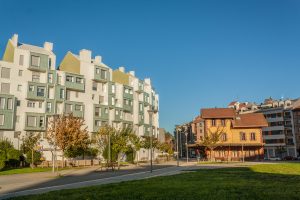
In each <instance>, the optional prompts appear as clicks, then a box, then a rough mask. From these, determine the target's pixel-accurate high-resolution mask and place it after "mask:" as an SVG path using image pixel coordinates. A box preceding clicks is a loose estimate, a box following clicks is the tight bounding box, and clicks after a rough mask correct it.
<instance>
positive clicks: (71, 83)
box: [65, 73, 85, 92]
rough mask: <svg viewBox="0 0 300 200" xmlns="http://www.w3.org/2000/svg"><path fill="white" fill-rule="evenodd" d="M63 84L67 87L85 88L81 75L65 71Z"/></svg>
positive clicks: (82, 89)
mask: <svg viewBox="0 0 300 200" xmlns="http://www.w3.org/2000/svg"><path fill="white" fill-rule="evenodd" d="M65 78H66V79H65V80H66V81H65V86H66V88H67V89H70V90H75V91H81V92H83V91H84V89H85V85H84V77H83V75H78V74H76V75H75V74H70V73H66V77H65Z"/></svg>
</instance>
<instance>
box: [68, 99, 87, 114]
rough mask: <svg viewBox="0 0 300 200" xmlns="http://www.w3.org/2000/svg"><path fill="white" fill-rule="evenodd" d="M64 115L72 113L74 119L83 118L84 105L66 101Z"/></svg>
mask: <svg viewBox="0 0 300 200" xmlns="http://www.w3.org/2000/svg"><path fill="white" fill-rule="evenodd" d="M64 113H66V114H70V113H72V114H73V116H74V117H84V104H83V103H82V102H75V101H66V102H65V104H64Z"/></svg>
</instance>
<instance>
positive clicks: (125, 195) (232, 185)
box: [16, 163, 300, 200]
mask: <svg viewBox="0 0 300 200" xmlns="http://www.w3.org/2000/svg"><path fill="white" fill-rule="evenodd" d="M16 199H41V200H42V199H55V200H59V199H86V200H87V199H91V200H92V199H101V200H105V199H112V200H116V199H170V200H174V199H255V200H258V199H263V200H266V199H300V163H299V164H297V163H293V164H269V165H255V166H250V167H239V168H224V169H211V170H209V169H207V170H198V171H196V172H191V173H183V174H179V175H174V176H167V177H156V178H151V179H146V180H139V181H130V182H123V183H117V184H109V185H103V186H93V187H86V188H80V189H71V190H61V191H54V192H50V193H46V194H40V195H34V196H26V197H19V198H16Z"/></svg>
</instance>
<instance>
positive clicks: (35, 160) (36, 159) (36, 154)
mask: <svg viewBox="0 0 300 200" xmlns="http://www.w3.org/2000/svg"><path fill="white" fill-rule="evenodd" d="M31 157H32V156H31V151H28V152H27V153H26V162H27V163H30V164H31V163H32V162H31V161H32V159H31ZM41 157H42V154H41V153H40V152H39V151H34V152H33V164H34V165H37V164H39V163H40V162H41Z"/></svg>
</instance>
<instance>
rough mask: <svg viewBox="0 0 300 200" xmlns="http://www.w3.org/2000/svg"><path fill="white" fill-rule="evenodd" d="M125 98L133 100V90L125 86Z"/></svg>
mask: <svg viewBox="0 0 300 200" xmlns="http://www.w3.org/2000/svg"><path fill="white" fill-rule="evenodd" d="M123 97H124V98H127V99H133V88H132V87H129V86H125V85H124V91H123Z"/></svg>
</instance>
